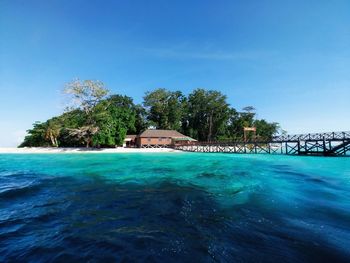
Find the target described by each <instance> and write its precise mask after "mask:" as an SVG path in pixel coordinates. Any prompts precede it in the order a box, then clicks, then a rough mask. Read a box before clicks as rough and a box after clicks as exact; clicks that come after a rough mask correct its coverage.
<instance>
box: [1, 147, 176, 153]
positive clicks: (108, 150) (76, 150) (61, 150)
mask: <svg viewBox="0 0 350 263" xmlns="http://www.w3.org/2000/svg"><path fill="white" fill-rule="evenodd" d="M163 152H164V153H169V152H180V151H178V150H174V149H171V148H123V147H118V148H100V149H98V148H55V147H24V148H14V147H13V148H0V153H24V154H28V153H33V154H37V153H163Z"/></svg>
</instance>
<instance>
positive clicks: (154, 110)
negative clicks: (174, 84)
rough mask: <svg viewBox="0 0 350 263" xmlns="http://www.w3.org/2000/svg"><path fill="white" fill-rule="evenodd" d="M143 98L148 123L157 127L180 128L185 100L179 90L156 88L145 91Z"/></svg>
mask: <svg viewBox="0 0 350 263" xmlns="http://www.w3.org/2000/svg"><path fill="white" fill-rule="evenodd" d="M143 99H144V102H143V105H144V106H145V107H146V110H147V115H148V120H149V121H150V124H152V125H154V126H156V128H157V129H172V130H180V129H181V125H182V117H183V114H184V102H185V97H184V95H183V94H182V92H181V91H168V90H166V89H156V90H154V91H151V92H146V94H145V96H144V98H143Z"/></svg>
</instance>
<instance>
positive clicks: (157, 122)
mask: <svg viewBox="0 0 350 263" xmlns="http://www.w3.org/2000/svg"><path fill="white" fill-rule="evenodd" d="M64 92H65V94H67V96H68V101H67V103H68V105H69V106H68V107H67V109H66V110H65V112H64V113H63V114H62V115H60V116H58V117H54V118H51V119H49V120H47V121H46V122H42V123H41V122H35V123H34V124H33V128H32V129H30V130H28V135H27V136H26V137H25V139H24V141H23V143H22V144H21V145H20V146H19V147H26V146H28V147H33V146H44V147H46V146H53V147H78V146H86V147H91V146H93V147H114V146H115V145H121V144H122V142H123V140H124V138H125V135H126V134H138V133H140V132H141V131H143V130H145V129H147V128H148V127H150V126H153V127H155V128H157V129H174V130H177V131H179V132H181V133H183V134H185V135H188V136H191V137H193V138H195V139H197V140H200V141H204V140H208V141H210V140H234V139H239V138H242V137H243V127H256V129H257V136H259V137H260V138H261V139H270V138H271V137H272V136H273V135H274V134H276V133H277V132H278V130H279V125H278V123H269V122H267V121H266V120H264V119H261V120H259V119H256V113H255V109H254V108H253V107H252V106H248V107H245V108H243V109H242V111H241V112H239V111H237V110H236V109H234V108H232V107H230V105H229V104H228V103H227V97H226V96H225V95H224V94H222V93H221V92H219V91H215V90H204V89H196V90H194V91H193V92H191V93H190V94H189V95H188V96H185V95H184V94H182V92H181V91H169V90H166V89H156V90H154V91H151V92H146V94H145V96H144V101H143V104H142V105H137V104H134V102H133V99H132V98H130V97H127V96H123V95H110V94H109V91H108V90H107V89H106V88H105V86H104V84H103V83H102V82H100V81H92V80H86V81H79V80H76V81H73V82H71V83H68V84H67V86H66V87H65V89H64Z"/></svg>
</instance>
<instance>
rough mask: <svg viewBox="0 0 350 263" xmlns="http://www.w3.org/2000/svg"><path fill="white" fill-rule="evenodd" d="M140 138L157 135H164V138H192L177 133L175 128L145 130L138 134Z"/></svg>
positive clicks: (157, 136)
mask: <svg viewBox="0 0 350 263" xmlns="http://www.w3.org/2000/svg"><path fill="white" fill-rule="evenodd" d="M139 136H140V137H141V138H145V137H146V138H159V137H165V138H183V139H185V138H188V139H192V138H190V137H188V136H186V135H183V134H182V133H179V132H178V131H175V130H145V131H144V132H143V133H141V134H140V135H139Z"/></svg>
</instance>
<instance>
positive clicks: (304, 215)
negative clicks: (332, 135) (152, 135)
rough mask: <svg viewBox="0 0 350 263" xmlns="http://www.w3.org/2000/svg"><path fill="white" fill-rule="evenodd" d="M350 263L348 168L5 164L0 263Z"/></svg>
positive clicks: (35, 160)
mask: <svg viewBox="0 0 350 263" xmlns="http://www.w3.org/2000/svg"><path fill="white" fill-rule="evenodd" d="M89 260H90V261H92V262H95V261H100V262H108V261H117V262H119V261H126V262H128V261H130V262H134V261H139V262H179V261H181V262H280V261H281V260H283V261H284V262H349V260H350V158H323V157H294V156H278V155H275V156H271V155H231V154H203V153H202V154H200V153H161V154H159V153H154V154H153V153H152V154H150V153H147V154H141V153H138V154H41V155H40V154H36V155H34V154H32V155H26V154H23V155H16V154H12V155H11V154H7V155H6V154H2V155H0V262H1V261H4V262H9V261H22V262H27V261H33V262H46V261H57V262H59V261H66V262H69V261H74V262H77V261H83V262H86V261H89Z"/></svg>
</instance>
